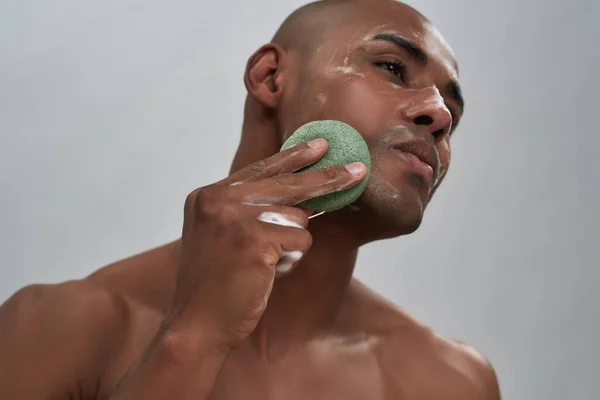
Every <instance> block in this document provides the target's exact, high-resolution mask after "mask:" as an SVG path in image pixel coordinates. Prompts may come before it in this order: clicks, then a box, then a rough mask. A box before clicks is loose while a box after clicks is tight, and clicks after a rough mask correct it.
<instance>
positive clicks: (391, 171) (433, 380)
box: [0, 0, 500, 400]
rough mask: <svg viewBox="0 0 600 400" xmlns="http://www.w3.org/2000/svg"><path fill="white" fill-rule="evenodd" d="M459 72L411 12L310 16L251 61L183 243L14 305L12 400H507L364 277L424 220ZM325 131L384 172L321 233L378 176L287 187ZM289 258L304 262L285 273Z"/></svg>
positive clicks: (352, 8)
mask: <svg viewBox="0 0 600 400" xmlns="http://www.w3.org/2000/svg"><path fill="white" fill-rule="evenodd" d="M325 22H326V23H325ZM396 35H397V36H396ZM398 37H400V38H401V39H404V40H406V41H408V42H410V43H411V44H412V45H413V46H414V48H417V47H418V48H419V49H421V51H420V52H419V51H418V50H415V49H414V48H410V49H408V48H407V45H406V43H404V44H402V43H400V44H399V43H398ZM298 38H302V39H301V40H299V39H298ZM401 41H402V40H401ZM457 76H458V73H457V69H456V61H455V60H454V56H453V55H452V52H451V50H450V49H449V47H448V46H447V45H446V43H445V42H444V41H443V39H441V36H440V35H439V33H438V32H437V31H436V30H435V28H433V26H432V25H431V24H430V23H428V22H427V21H425V20H424V18H423V17H422V16H421V15H419V14H418V13H417V12H415V11H414V10H412V9H411V8H409V7H407V6H404V5H402V4H399V3H395V2H391V1H387V0H380V1H367V2H365V1H360V0H358V1H346V2H342V1H340V2H338V1H333V2H331V1H330V2H328V3H326V4H325V5H321V4H319V5H315V6H310V7H308V8H306V9H303V11H301V12H299V13H297V14H295V15H294V16H293V17H292V18H291V19H290V20H288V21H287V22H286V23H285V24H284V26H282V28H281V29H280V31H279V33H278V34H277V35H276V36H275V38H274V40H273V42H272V43H270V44H267V45H265V46H263V47H262V48H261V49H259V50H258V51H257V52H256V53H255V54H254V55H253V56H252V57H251V59H250V60H249V62H248V66H247V69H246V75H245V84H246V88H247V89H248V100H247V103H246V110H245V120H244V128H243V135H242V141H241V144H240V147H239V149H238V152H237V154H236V157H235V159H234V161H233V165H232V169H231V174H230V175H229V176H228V177H226V178H224V179H223V180H222V181H220V182H216V183H214V184H211V185H207V186H204V187H201V188H198V189H196V190H194V191H192V192H191V193H190V195H189V196H188V198H187V199H186V202H185V207H184V226H183V229H182V237H181V238H180V239H178V240H176V241H174V242H172V243H169V244H166V245H164V246H162V247H159V248H156V249H153V250H150V251H148V252H145V253H142V254H139V255H136V256H133V257H131V258H128V259H125V260H122V261H119V262H117V263H114V264H112V265H109V266H107V267H104V268H102V269H100V270H99V271H97V272H96V273H94V274H92V275H91V276H89V277H87V278H86V279H83V280H79V281H72V282H66V283H63V284H59V285H33V286H29V287H26V288H24V289H22V290H20V291H19V292H17V293H16V294H15V295H14V296H13V297H11V298H10V299H9V300H8V301H7V302H6V303H5V304H3V305H2V307H1V308H0V327H1V329H0V355H1V356H0V398H7V399H8V398H10V399H15V400H25V399H57V400H58V399H111V400H129V399H150V400H155V399H183V400H186V399H190V400H191V399H195V400H202V399H224V400H225V399H242V398H243V399H291V400H293V399H338V398H340V399H419V400H425V399H462V400H471V399H472V400H480V399H481V400H483V399H486V400H496V399H499V398H500V394H499V388H498V383H497V380H496V377H495V374H494V371H493V369H492V367H491V366H490V364H489V363H488V362H487V361H486V360H485V359H484V358H483V357H482V356H481V355H479V354H478V353H477V352H475V351H474V350H472V349H471V348H469V347H468V346H466V345H463V344H460V343H457V342H454V341H452V340H448V339H445V338H443V337H441V336H439V335H438V334H436V333H435V332H434V331H433V330H431V329H430V328H428V327H426V326H424V325H423V324H421V323H420V322H418V321H417V320H416V319H415V318H413V317H412V316H410V315H409V314H408V313H406V312H405V311H404V310H402V309H400V308H399V307H397V306H395V305H393V304H391V303H390V302H388V301H386V300H385V299H383V298H382V297H381V296H379V295H377V294H376V293H375V292H373V291H371V290H370V289H368V288H367V287H365V286H364V285H363V284H361V283H360V282H358V281H356V280H355V279H353V278H352V273H353V270H354V265H355V260H356V256H357V253H358V249H359V247H360V246H362V245H363V244H365V243H369V242H372V241H374V240H379V239H383V238H392V237H397V236H401V235H405V234H409V233H411V232H413V231H414V230H415V229H417V228H418V226H419V225H420V223H421V220H422V217H423V212H424V210H425V208H426V206H427V204H428V202H429V200H430V198H431V196H432V194H433V193H434V192H435V190H436V189H437V187H438V186H439V184H440V183H441V182H442V180H443V177H444V174H445V172H446V171H447V169H448V166H449V162H450V146H449V143H450V137H451V135H452V133H453V132H454V130H455V128H456V125H457V124H458V119H459V118H460V115H461V114H462V101H461V99H460V98H459V96H458V93H459V92H458V91H457V90H456V87H453V85H456V84H455V83H452V82H456V80H457ZM317 119H337V120H341V121H344V122H347V123H349V124H351V125H352V126H354V127H355V128H356V129H357V130H358V131H359V132H360V133H361V135H363V137H364V139H365V141H366V142H367V144H368V145H369V149H370V151H371V155H372V164H373V167H372V168H373V169H372V171H373V177H372V181H371V183H370V184H369V187H368V188H367V190H366V191H365V193H364V194H363V196H361V198H360V199H359V200H358V201H357V202H356V203H355V204H354V205H353V207H351V208H345V209H342V210H340V211H336V212H332V213H327V214H325V215H323V216H320V217H318V218H315V219H312V220H310V222H309V220H308V216H309V215H310V214H311V211H309V210H304V209H301V208H299V207H297V206H296V205H297V203H299V202H301V201H302V200H304V199H307V198H312V197H316V196H319V195H322V194H325V193H331V192H334V191H338V190H342V189H344V188H347V187H350V186H353V185H356V184H357V183H358V182H360V180H361V179H363V178H364V177H365V175H366V171H365V170H364V166H362V165H357V166H355V167H356V168H355V169H354V173H351V169H349V168H347V166H338V167H334V168H331V169H328V170H326V171H311V172H303V173H296V174H292V172H293V171H295V170H297V169H299V168H301V167H302V166H305V165H309V164H311V163H313V162H314V161H316V160H317V159H319V158H320V157H322V156H323V154H325V152H326V151H327V144H326V143H312V146H309V145H308V144H302V145H299V146H297V147H295V148H292V149H288V150H286V151H285V152H282V153H278V150H279V148H280V146H281V144H282V143H283V141H285V139H286V138H287V137H289V135H290V134H291V133H292V132H293V131H294V130H295V129H296V128H297V127H299V126H300V125H302V124H303V123H305V122H309V121H312V120H317ZM319 144H320V146H318V145H319ZM413 153H416V154H418V156H419V158H420V159H423V160H425V161H427V164H429V167H427V166H426V165H424V163H423V162H420V161H415V157H417V155H415V154H413ZM411 154H413V156H411ZM428 168H429V169H428ZM257 204H261V205H257ZM264 204H267V205H264ZM264 212H274V213H278V214H280V215H284V216H285V217H287V218H288V219H289V220H291V221H293V222H295V223H296V224H297V225H298V227H291V226H279V225H275V224H271V223H266V222H264V221H260V220H259V218H260V217H261V215H262V214H263V213H264ZM284 251H301V252H302V254H303V257H302V259H301V260H300V261H299V262H297V263H295V264H294V266H293V268H292V270H290V271H287V272H285V273H280V272H277V271H276V269H275V265H276V263H277V260H279V258H280V257H281V256H282V254H283V252H284ZM399 262H401V261H399Z"/></svg>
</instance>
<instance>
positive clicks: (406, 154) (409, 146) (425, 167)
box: [393, 140, 439, 183]
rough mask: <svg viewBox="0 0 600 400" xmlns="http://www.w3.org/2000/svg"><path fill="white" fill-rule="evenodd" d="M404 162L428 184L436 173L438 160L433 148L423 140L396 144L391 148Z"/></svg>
mask: <svg viewBox="0 0 600 400" xmlns="http://www.w3.org/2000/svg"><path fill="white" fill-rule="evenodd" d="M393 148H394V150H398V151H399V152H400V155H401V156H402V158H404V160H405V161H406V162H407V163H408V164H409V165H411V166H412V167H413V169H415V170H416V171H418V172H420V173H421V175H423V176H424V177H425V178H427V180H428V181H429V182H430V183H433V181H434V178H435V175H437V173H438V166H439V160H438V155H437V152H436V149H435V146H434V145H432V144H429V143H427V142H425V141H424V140H418V141H412V142H404V143H398V144H396V145H394V146H393Z"/></svg>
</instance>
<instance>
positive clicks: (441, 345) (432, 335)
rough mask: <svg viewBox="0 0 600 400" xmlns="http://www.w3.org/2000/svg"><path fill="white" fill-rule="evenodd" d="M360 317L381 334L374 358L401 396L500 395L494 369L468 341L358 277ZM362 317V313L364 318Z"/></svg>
mask: <svg viewBox="0 0 600 400" xmlns="http://www.w3.org/2000/svg"><path fill="white" fill-rule="evenodd" d="M354 286H355V289H354V290H358V293H360V296H359V297H360V298H361V301H360V303H362V304H363V305H362V306H360V307H358V308H357V309H359V310H360V309H364V311H366V312H364V315H363V317H362V321H363V323H365V325H366V326H367V328H368V330H370V331H372V332H374V333H375V334H376V335H377V336H378V337H380V338H381V339H380V341H379V343H380V345H379V346H378V351H377V358H378V360H379V365H380V368H381V373H382V375H383V378H384V382H385V385H386V388H387V391H388V392H390V393H392V394H393V395H394V396H396V397H400V398H413V397H414V398H424V399H425V398H436V399H444V398H448V399H453V398H461V399H464V400H471V399H473V400H499V399H500V393H499V387H498V381H497V378H496V373H495V371H494V369H493V367H492V366H491V364H490V362H489V361H488V360H487V359H486V358H485V357H484V356H483V355H482V354H481V353H479V352H478V351H476V350H475V349H473V348H472V347H470V346H468V345H466V344H464V343H462V342H459V341H455V340H451V339H448V338H445V337H443V336H442V335H440V334H438V333H436V332H435V331H434V330H432V329H431V328H429V327H428V326H426V325H425V324H423V323H422V322H420V321H419V320H417V319H416V318H415V317H414V316H412V315H410V314H409V313H408V312H406V311H405V310H403V309H402V308H400V307H398V306H397V305H395V304H393V303H391V302H390V301H388V300H386V299H385V298H383V297H382V296H380V295H379V294H377V293H376V292H374V291H372V290H370V289H368V288H367V287H366V286H364V285H362V284H360V283H356V284H355V285H354ZM365 318H366V319H365Z"/></svg>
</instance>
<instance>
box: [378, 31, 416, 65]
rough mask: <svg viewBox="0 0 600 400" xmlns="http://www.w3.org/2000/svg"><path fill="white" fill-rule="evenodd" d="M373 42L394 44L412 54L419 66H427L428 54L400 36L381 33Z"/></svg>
mask: <svg viewBox="0 0 600 400" xmlns="http://www.w3.org/2000/svg"><path fill="white" fill-rule="evenodd" d="M373 40H385V41H386V42H390V43H393V44H395V45H396V46H398V47H400V48H401V49H402V50H404V51H406V52H407V53H408V54H410V56H411V57H412V58H413V59H414V60H415V61H416V62H418V63H419V64H422V65H425V64H427V54H425V52H424V51H423V49H421V48H420V47H419V46H417V45H416V44H414V43H412V42H410V41H409V40H407V39H405V38H403V37H402V36H400V35H397V34H395V33H380V34H379V35H376V36H375V37H374V38H373Z"/></svg>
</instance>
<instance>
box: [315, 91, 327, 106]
mask: <svg viewBox="0 0 600 400" xmlns="http://www.w3.org/2000/svg"><path fill="white" fill-rule="evenodd" d="M317 101H318V102H319V104H320V105H321V106H324V105H325V103H327V96H325V94H323V93H318V94H317Z"/></svg>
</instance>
